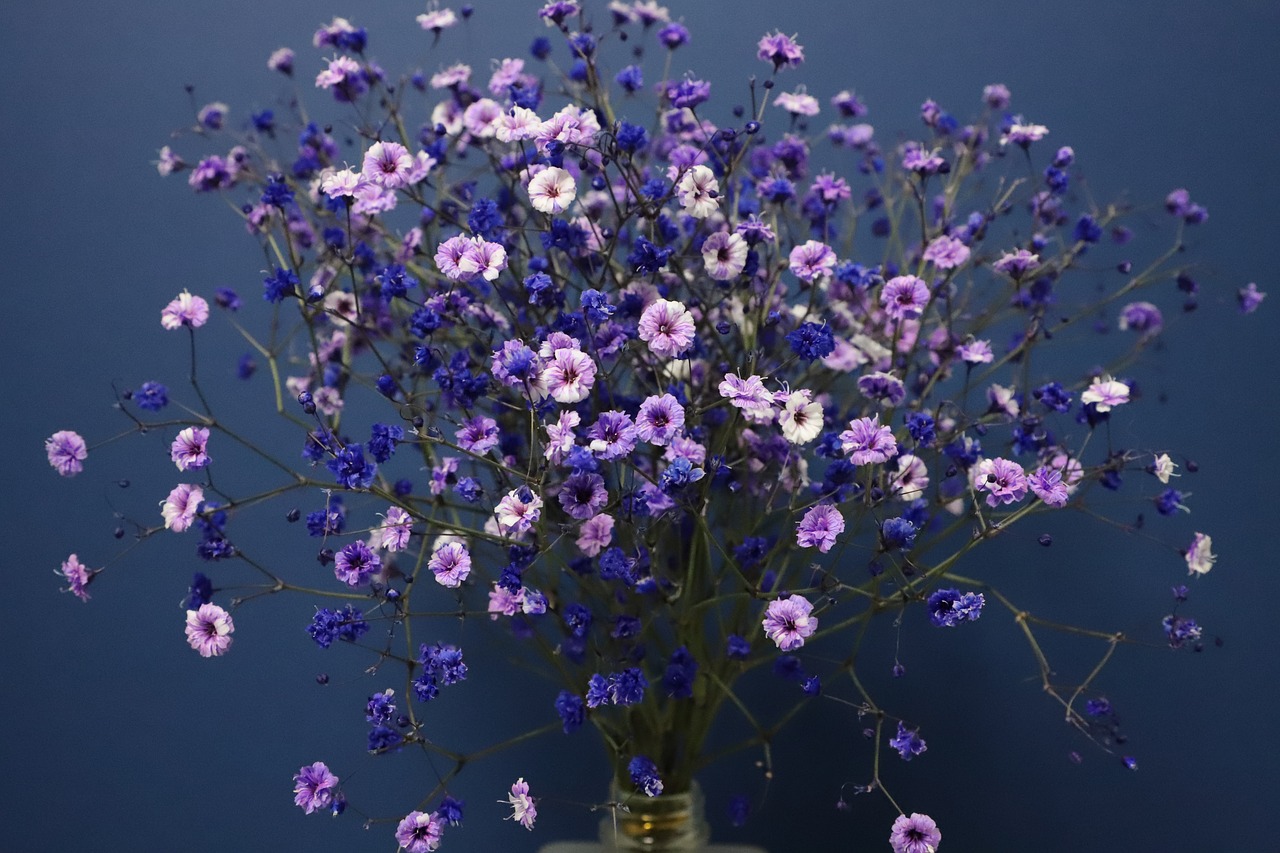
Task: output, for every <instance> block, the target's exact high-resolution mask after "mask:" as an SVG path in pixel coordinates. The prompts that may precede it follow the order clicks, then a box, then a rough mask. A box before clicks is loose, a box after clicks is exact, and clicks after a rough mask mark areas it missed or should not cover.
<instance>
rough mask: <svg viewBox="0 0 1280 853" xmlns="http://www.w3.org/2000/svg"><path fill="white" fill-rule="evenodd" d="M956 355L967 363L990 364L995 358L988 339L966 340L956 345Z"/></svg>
mask: <svg viewBox="0 0 1280 853" xmlns="http://www.w3.org/2000/svg"><path fill="white" fill-rule="evenodd" d="M956 355H958V356H960V360H961V361H963V362H965V363H967V364H990V363H991V362H992V361H993V360H994V359H995V353H993V352H992V351H991V342H990V341H966V342H965V343H963V344H961V345H960V346H958V347H956Z"/></svg>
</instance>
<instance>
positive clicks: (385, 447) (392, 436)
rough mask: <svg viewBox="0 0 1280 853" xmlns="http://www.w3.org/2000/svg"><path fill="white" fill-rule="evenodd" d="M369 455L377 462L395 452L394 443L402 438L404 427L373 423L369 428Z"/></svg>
mask: <svg viewBox="0 0 1280 853" xmlns="http://www.w3.org/2000/svg"><path fill="white" fill-rule="evenodd" d="M370 434H371V437H370V438H369V455H370V456H372V457H373V458H374V459H375V460H376V461H378V462H386V461H387V460H388V459H390V458H391V456H392V454H394V453H395V452H396V444H397V442H400V441H402V440H404V429H402V428H401V427H398V426H394V425H392V426H388V425H386V424H374V425H373V426H372V427H371V428H370Z"/></svg>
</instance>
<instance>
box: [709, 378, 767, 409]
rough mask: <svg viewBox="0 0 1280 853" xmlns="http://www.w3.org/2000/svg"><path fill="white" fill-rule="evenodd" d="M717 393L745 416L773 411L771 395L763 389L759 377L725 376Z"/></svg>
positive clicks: (762, 383)
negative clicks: (740, 377) (744, 413)
mask: <svg viewBox="0 0 1280 853" xmlns="http://www.w3.org/2000/svg"><path fill="white" fill-rule="evenodd" d="M719 391H720V396H721V397H724V398H725V399H726V400H728V401H729V402H730V403H731V404H733V405H734V406H736V407H737V408H739V409H742V410H743V411H744V412H746V413H747V414H753V413H754V414H760V415H764V414H767V413H772V411H773V395H772V394H770V393H769V392H768V390H766V389H765V387H764V382H763V381H762V380H761V379H760V377H759V376H755V375H752V376H748V377H747V378H746V379H739V378H738V375H737V374H736V373H729V374H726V375H725V377H724V381H723V382H721V383H720V388H719Z"/></svg>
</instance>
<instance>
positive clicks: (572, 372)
mask: <svg viewBox="0 0 1280 853" xmlns="http://www.w3.org/2000/svg"><path fill="white" fill-rule="evenodd" d="M690 325H691V326H692V322H690ZM541 380H542V382H544V383H545V384H546V387H547V392H548V393H549V394H550V395H551V398H552V399H554V400H555V401H556V402H557V403H566V404H568V403H580V402H582V401H583V400H585V399H586V398H587V395H588V394H590V393H591V387H592V386H593V385H594V384H595V381H596V363H595V362H594V361H592V360H591V356H589V355H587V354H586V353H584V352H582V351H581V350H577V349H569V348H568V347H564V348H561V349H558V350H556V351H555V355H554V356H552V358H551V361H550V362H548V363H547V366H546V367H545V368H544V369H543V371H542V377H541Z"/></svg>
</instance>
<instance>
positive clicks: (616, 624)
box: [609, 613, 641, 640]
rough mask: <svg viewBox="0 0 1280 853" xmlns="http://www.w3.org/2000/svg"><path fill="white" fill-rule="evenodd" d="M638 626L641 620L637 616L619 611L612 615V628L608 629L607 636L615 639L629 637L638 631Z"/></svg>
mask: <svg viewBox="0 0 1280 853" xmlns="http://www.w3.org/2000/svg"><path fill="white" fill-rule="evenodd" d="M640 627H641V622H640V620H639V619H638V618H636V617H635V616H628V615H627V614H625V613H620V614H618V615H617V616H615V617H613V629H612V630H611V631H609V636H610V637H613V638H614V639H615V640H625V639H629V638H631V637H634V636H636V635H637V634H639V633H640Z"/></svg>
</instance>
